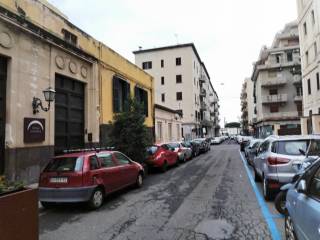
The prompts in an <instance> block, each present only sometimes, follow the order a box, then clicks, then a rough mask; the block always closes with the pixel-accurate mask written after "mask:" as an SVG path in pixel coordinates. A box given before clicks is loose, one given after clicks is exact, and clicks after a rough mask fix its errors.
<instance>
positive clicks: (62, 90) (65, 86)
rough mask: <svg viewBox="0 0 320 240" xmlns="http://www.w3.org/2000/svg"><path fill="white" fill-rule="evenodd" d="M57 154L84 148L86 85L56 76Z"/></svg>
mask: <svg viewBox="0 0 320 240" xmlns="http://www.w3.org/2000/svg"><path fill="white" fill-rule="evenodd" d="M55 83H56V84H55V90H56V99H55V152H56V153H60V152H61V151H62V150H64V149H77V148H83V147H84V84H83V83H81V82H79V81H76V80H74V79H70V78H67V77H65V76H61V75H56V81H55Z"/></svg>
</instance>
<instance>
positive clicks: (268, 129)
mask: <svg viewBox="0 0 320 240" xmlns="http://www.w3.org/2000/svg"><path fill="white" fill-rule="evenodd" d="M251 79H252V81H253V82H254V103H255V109H254V112H255V114H256V118H254V119H253V120H254V127H255V131H256V135H257V136H258V137H261V138H263V137H266V136H268V135H271V134H278V135H289V134H300V133H301V125H300V117H301V116H302V80H301V65H300V50H299V35H298V26H297V23H296V22H292V23H289V24H287V25H286V26H285V28H284V29H283V30H282V31H281V32H279V33H277V34H276V36H275V38H274V41H273V44H272V46H271V47H270V48H267V47H263V48H262V50H261V52H260V56H259V59H258V61H257V62H256V63H255V64H254V70H253V74H252V77H251Z"/></svg>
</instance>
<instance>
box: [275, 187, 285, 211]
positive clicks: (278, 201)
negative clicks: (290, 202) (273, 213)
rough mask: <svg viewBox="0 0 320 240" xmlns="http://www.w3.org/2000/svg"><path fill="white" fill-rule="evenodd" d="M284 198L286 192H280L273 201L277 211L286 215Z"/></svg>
mask: <svg viewBox="0 0 320 240" xmlns="http://www.w3.org/2000/svg"><path fill="white" fill-rule="evenodd" d="M286 196H287V191H281V192H279V193H278V194H277V196H276V197H275V199H274V205H275V207H276V209H277V211H278V212H279V213H281V214H285V213H286Z"/></svg>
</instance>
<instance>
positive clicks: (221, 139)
mask: <svg viewBox="0 0 320 240" xmlns="http://www.w3.org/2000/svg"><path fill="white" fill-rule="evenodd" d="M227 138H228V137H227V136H219V137H214V138H212V139H211V145H214V144H220V143H223V142H224V141H225V140H226V139H227Z"/></svg>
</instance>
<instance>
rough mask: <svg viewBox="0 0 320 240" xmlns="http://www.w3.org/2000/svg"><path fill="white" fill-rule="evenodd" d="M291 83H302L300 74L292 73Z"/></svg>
mask: <svg viewBox="0 0 320 240" xmlns="http://www.w3.org/2000/svg"><path fill="white" fill-rule="evenodd" d="M293 84H295V85H301V84H302V76H301V75H298V74H296V75H293Z"/></svg>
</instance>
